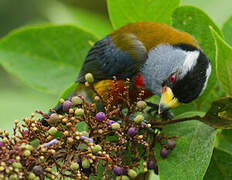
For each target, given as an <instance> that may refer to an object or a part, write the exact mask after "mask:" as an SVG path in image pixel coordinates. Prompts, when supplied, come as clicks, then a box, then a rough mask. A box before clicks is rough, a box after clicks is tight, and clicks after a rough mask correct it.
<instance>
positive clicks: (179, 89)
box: [171, 44, 210, 103]
mask: <svg viewBox="0 0 232 180" xmlns="http://www.w3.org/2000/svg"><path fill="white" fill-rule="evenodd" d="M176 46H178V47H180V48H181V49H184V50H185V51H195V50H199V49H197V48H195V47H193V46H191V45H186V44H179V45H176ZM199 51H200V50H199ZM209 63H210V62H209V59H208V58H207V56H206V55H205V54H204V53H203V52H201V51H200V54H199V57H198V59H197V64H196V65H195V66H194V67H193V69H192V70H191V71H189V72H188V73H187V74H186V75H185V76H184V77H183V78H182V79H177V80H176V81H175V82H174V83H173V84H171V88H172V91H173V93H174V96H175V97H177V99H178V100H179V101H180V102H182V103H189V102H191V101H193V100H194V99H196V98H197V97H198V96H199V95H200V93H201V91H202V89H203V87H204V83H205V81H206V78H207V77H206V71H207V68H208V66H209Z"/></svg>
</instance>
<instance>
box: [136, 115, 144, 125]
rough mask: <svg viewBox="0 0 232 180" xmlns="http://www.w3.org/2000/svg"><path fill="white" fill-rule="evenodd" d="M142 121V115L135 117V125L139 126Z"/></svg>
mask: <svg viewBox="0 0 232 180" xmlns="http://www.w3.org/2000/svg"><path fill="white" fill-rule="evenodd" d="M143 120H144V117H143V115H137V116H136V117H135V119H134V121H135V123H137V124H140V123H141V122H142V121H143Z"/></svg>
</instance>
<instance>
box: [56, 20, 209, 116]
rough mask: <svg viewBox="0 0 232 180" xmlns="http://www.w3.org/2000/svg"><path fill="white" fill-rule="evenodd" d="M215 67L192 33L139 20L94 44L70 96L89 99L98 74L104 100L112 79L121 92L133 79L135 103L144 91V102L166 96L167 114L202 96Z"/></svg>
mask: <svg viewBox="0 0 232 180" xmlns="http://www.w3.org/2000/svg"><path fill="white" fill-rule="evenodd" d="M211 69H212V67H211V63H210V60H209V58H208V57H207V55H206V54H205V53H204V52H203V50H202V49H201V48H200V46H199V44H198V42H197V41H196V39H195V38H194V37H193V36H191V35H190V34H188V33H186V32H180V31H178V30H176V29H174V28H173V27H170V26H168V25H165V24H162V23H158V22H134V23H130V24H127V25H125V26H122V27H121V28H119V29H116V30H114V31H113V32H112V33H111V34H109V35H107V36H105V37H104V38H103V39H101V40H99V41H98V42H96V43H95V44H94V45H93V46H92V48H91V49H90V50H89V52H88V54H87V56H86V58H85V60H84V63H83V65H82V68H81V70H80V73H79V75H78V78H77V82H78V83H79V85H78V86H77V88H76V90H75V91H74V92H73V93H72V95H70V97H72V96H74V95H75V94H81V95H84V96H87V91H86V87H85V85H84V83H85V81H86V80H85V75H86V74H87V73H91V74H92V75H93V77H94V84H93V86H94V89H95V90H96V92H97V93H98V94H100V95H101V96H103V97H106V96H105V95H106V94H107V93H109V88H112V86H113V84H114V83H113V77H116V81H117V82H116V83H117V85H118V88H119V90H122V88H121V87H122V86H123V83H124V82H125V81H126V79H127V78H129V79H130V81H131V82H130V84H131V85H130V92H131V93H132V94H135V96H130V97H131V101H134V100H135V99H134V98H135V97H136V93H135V92H140V91H141V90H143V91H144V99H147V98H149V97H151V96H153V95H158V96H161V98H160V103H159V105H158V113H159V114H162V113H163V112H166V111H167V110H169V109H171V108H175V107H177V106H179V105H181V104H185V103H190V102H192V101H193V100H195V99H196V98H197V97H199V96H200V95H201V94H202V92H203V91H204V89H205V88H206V86H207V82H208V79H209V77H210V74H211ZM59 108H60V107H59ZM59 108H56V109H57V110H58V109H59Z"/></svg>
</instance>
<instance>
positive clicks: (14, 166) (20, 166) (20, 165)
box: [12, 162, 23, 169]
mask: <svg viewBox="0 0 232 180" xmlns="http://www.w3.org/2000/svg"><path fill="white" fill-rule="evenodd" d="M12 166H13V168H16V169H21V168H22V167H23V166H22V164H21V163H20V162H14V163H13V164H12Z"/></svg>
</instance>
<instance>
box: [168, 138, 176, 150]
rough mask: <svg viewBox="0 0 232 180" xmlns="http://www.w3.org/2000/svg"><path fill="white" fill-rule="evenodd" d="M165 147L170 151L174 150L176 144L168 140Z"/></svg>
mask: <svg viewBox="0 0 232 180" xmlns="http://www.w3.org/2000/svg"><path fill="white" fill-rule="evenodd" d="M167 146H168V148H170V149H174V148H175V147H176V142H175V141H173V140H170V139H168V140H167Z"/></svg>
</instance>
